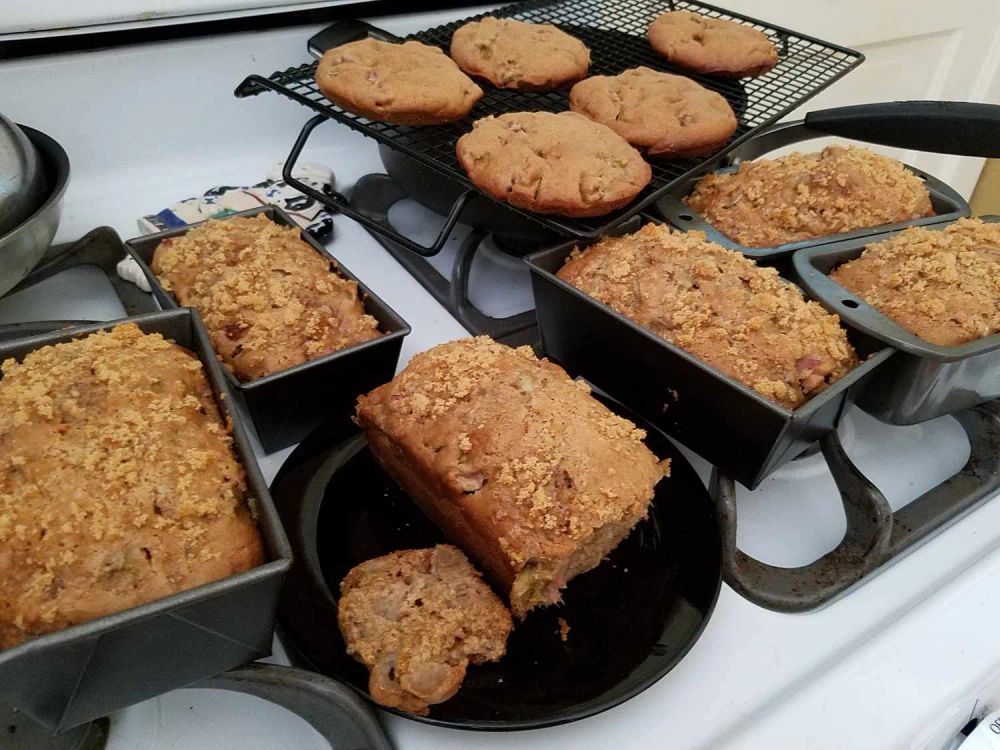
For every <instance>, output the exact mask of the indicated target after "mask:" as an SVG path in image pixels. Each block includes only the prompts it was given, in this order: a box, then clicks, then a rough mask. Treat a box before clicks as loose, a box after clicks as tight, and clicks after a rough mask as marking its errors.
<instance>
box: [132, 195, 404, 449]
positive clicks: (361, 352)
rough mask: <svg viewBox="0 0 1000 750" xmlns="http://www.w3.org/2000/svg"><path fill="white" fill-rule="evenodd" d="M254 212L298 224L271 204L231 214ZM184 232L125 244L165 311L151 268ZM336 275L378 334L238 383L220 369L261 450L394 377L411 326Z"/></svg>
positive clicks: (172, 303) (289, 439) (169, 301)
mask: <svg viewBox="0 0 1000 750" xmlns="http://www.w3.org/2000/svg"><path fill="white" fill-rule="evenodd" d="M257 214H264V215H265V216H267V217H268V218H269V219H270V220H271V221H273V222H275V223H277V224H283V225H285V226H291V227H294V226H297V225H296V224H295V222H294V220H292V218H291V217H289V216H288V214H286V213H285V212H284V211H282V210H281V209H280V208H277V207H275V206H264V207H262V208H254V209H251V210H249V211H242V212H240V213H237V214H233V216H255V215H257ZM192 226H198V225H197V224H194V225H192ZM188 228H189V227H185V228H183V229H176V230H171V231H167V232H160V233H158V234H151V235H148V236H146V237H138V238H136V239H132V240H128V241H127V242H126V245H127V247H128V252H129V254H130V255H131V256H132V257H133V258H135V259H136V261H137V262H138V263H139V265H140V266H141V268H142V270H143V273H144V274H145V275H146V278H147V279H148V280H149V284H150V286H151V287H152V289H153V294H154V295H155V296H156V299H157V301H159V303H160V305H161V306H163V307H164V308H167V309H169V308H175V307H177V306H178V305H177V301H176V300H175V299H174V298H173V297H172V296H171V295H170V293H169V292H168V291H167V290H166V289H164V288H163V285H162V284H160V282H159V279H157V278H156V274H154V273H153V271H152V269H151V268H150V264H151V263H152V261H153V254H154V253H155V252H156V248H157V246H159V244H160V242H162V241H163V240H165V239H167V238H169V237H178V236H180V235H183V234H186V233H187V231H188ZM302 239H303V241H305V242H306V243H308V244H309V245H310V246H311V247H312V248H313V249H315V250H316V252H317V253H319V254H320V255H322V256H323V257H324V258H325V259H327V260H329V261H331V262H333V259H332V258H331V257H330V256H329V255H327V253H326V251H325V250H324V249H323V246H322V245H320V244H319V243H318V242H316V241H315V240H314V239H313V238H312V237H310V236H309V234H308V233H305V232H303V233H302ZM336 272H337V273H338V274H340V275H341V276H343V277H345V278H347V279H351V280H352V281H356V282H357V284H358V290H359V292H360V294H361V298H362V300H363V302H364V307H365V312H367V313H368V314H369V315H371V316H372V317H374V318H375V319H376V320H377V321H378V327H379V330H380V331H381V332H382V334H383V335H381V336H379V337H378V338H376V339H372V340H371V341H365V342H363V343H361V344H357V345H355V346H351V347H348V348H347V349H341V350H340V351H336V352H332V353H331V354H326V355H324V356H322V357H317V358H316V359H312V360H309V361H308V362H303V363H302V364H299V365H295V366H294V367H289V368H288V369H287V370H282V371H281V372H276V373H273V374H271V375H267V376H266V377H263V378H258V379H257V380H253V381H250V382H242V381H240V380H238V379H237V378H236V377H235V376H234V375H233V374H232V373H230V372H228V371H225V376H226V379H227V381H228V382H229V386H230V388H231V389H232V390H233V392H234V393H235V394H236V395H237V397H238V398H239V400H240V401H241V402H242V404H243V405H244V407H245V409H246V411H247V413H248V414H249V416H250V419H251V421H252V422H253V425H254V427H255V429H256V431H257V436H258V438H259V439H260V443H261V446H262V447H263V449H264V450H265V451H266V452H268V453H272V452H274V451H276V450H280V449H281V448H285V447H287V446H289V445H291V444H292V443H297V442H298V441H299V440H301V439H302V438H304V437H305V436H306V435H308V434H309V433H310V432H311V431H312V430H313V429H314V428H315V427H317V426H318V425H319V424H320V423H321V422H322V421H323V420H325V419H327V418H332V417H338V416H339V417H343V418H344V419H347V418H349V416H350V414H352V413H353V411H354V400H355V399H356V398H357V396H358V394H359V393H367V392H368V391H370V390H371V389H372V388H375V387H376V386H378V385H381V384H382V383H385V382H386V381H388V380H391V379H392V376H393V375H394V374H395V373H396V363H397V361H398V360H399V351H400V348H401V347H402V345H403V337H404V336H406V335H407V334H409V332H410V326H409V325H407V323H406V321H404V320H403V319H402V318H401V317H399V315H398V314H396V312H395V311H394V310H393V309H392V308H390V307H389V306H388V305H387V304H385V302H383V301H382V300H381V299H379V298H378V297H377V296H376V295H375V294H373V293H372V292H371V290H370V289H368V287H366V286H365V285H364V284H363V283H362V282H361V280H360V279H358V278H357V277H356V276H355V275H354V274H352V273H351V272H350V271H348V270H347V269H346V268H345V267H344V266H342V265H341V264H340V263H337V266H336Z"/></svg>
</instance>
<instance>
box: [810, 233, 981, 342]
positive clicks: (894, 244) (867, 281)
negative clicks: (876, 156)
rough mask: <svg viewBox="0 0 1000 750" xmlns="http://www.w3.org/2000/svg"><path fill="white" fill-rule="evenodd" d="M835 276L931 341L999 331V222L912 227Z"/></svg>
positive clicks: (969, 338) (960, 339) (869, 250)
mask: <svg viewBox="0 0 1000 750" xmlns="http://www.w3.org/2000/svg"><path fill="white" fill-rule="evenodd" d="M830 278H832V279H833V280H834V281H836V282H838V283H840V284H843V285H844V286H845V287H847V288H848V289H850V290H851V291H852V292H854V293H855V294H856V295H857V296H859V297H860V298H861V299H863V300H864V301H865V302H867V303H868V304H869V305H871V306H872V307H874V308H875V309H877V310H878V311H879V312H881V313H882V314H883V315H885V316H887V317H889V318H891V319H892V320H894V321H895V322H897V323H899V325H901V326H902V327H903V328H905V329H906V330H908V331H910V333H912V334H914V335H916V336H919V337H920V338H922V339H924V340H925V341H928V342H930V343H932V344H938V345H939V346H957V345H958V344H964V343H965V342H967V341H972V340H974V339H978V338H982V337H983V336H989V335H990V334H993V333H997V332H1000V224H985V223H983V222H982V221H980V220H979V219H959V220H958V221H957V222H955V223H954V224H952V225H951V226H949V227H947V228H946V229H944V230H942V231H935V230H933V229H926V228H924V227H911V228H909V229H907V230H905V231H903V232H900V233H899V234H896V235H893V236H892V237H890V238H889V239H887V240H883V241H882V242H876V243H874V244H872V245H869V246H868V247H867V248H865V251H864V252H863V253H862V254H861V256H860V257H858V258H855V259H854V260H852V261H849V262H847V263H845V264H844V265H842V266H840V267H839V268H837V269H836V270H834V272H833V273H831V274H830Z"/></svg>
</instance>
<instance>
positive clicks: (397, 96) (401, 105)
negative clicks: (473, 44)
mask: <svg viewBox="0 0 1000 750" xmlns="http://www.w3.org/2000/svg"><path fill="white" fill-rule="evenodd" d="M316 85H317V86H318V87H319V90H320V91H322V92H323V95H324V96H325V97H326V98H327V99H329V100H330V101H332V102H334V103H335V104H337V105H339V106H341V107H343V108H344V109H346V110H347V111H349V112H353V113H354V114H357V115H361V116H363V117H367V118H368V119H370V120H379V121H383V122H391V123H395V124H398V125H440V124H443V123H447V122H454V121H455V120H460V119H461V118H463V117H465V116H466V115H467V114H469V112H470V111H471V110H472V108H473V107H474V106H475V105H476V102H478V101H479V100H480V99H481V98H482V96H483V90H482V89H481V88H479V86H477V85H476V84H475V82H474V81H473V80H472V79H471V78H469V77H468V76H467V75H465V74H464V73H463V72H462V71H461V70H459V68H458V66H457V65H456V64H455V62H454V61H452V60H451V59H450V58H449V57H448V56H447V55H445V54H444V52H442V51H441V50H440V49H438V48H437V47H432V46H430V45H427V44H422V43H421V42H415V41H409V42H404V43H402V44H390V43H389V42H382V41H379V40H377V39H363V40H361V41H358V42H351V43H349V44H344V45H341V46H339V47H334V48H333V49H331V50H329V51H327V52H326V54H324V55H323V58H322V59H321V60H320V62H319V65H318V66H317V68H316Z"/></svg>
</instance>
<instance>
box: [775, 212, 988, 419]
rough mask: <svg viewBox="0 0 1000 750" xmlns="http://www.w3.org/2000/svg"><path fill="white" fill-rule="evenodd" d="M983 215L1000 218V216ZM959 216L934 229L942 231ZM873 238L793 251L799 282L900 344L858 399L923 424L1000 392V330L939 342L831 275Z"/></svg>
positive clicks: (855, 322) (856, 323)
mask: <svg viewBox="0 0 1000 750" xmlns="http://www.w3.org/2000/svg"><path fill="white" fill-rule="evenodd" d="M982 219H983V221H988V222H991V223H996V222H1000V216H984V217H982ZM952 223H953V222H948V223H947V224H936V225H934V226H930V227H928V229H934V230H941V229H944V228H945V227H946V226H949V225H950V224H952ZM888 236H889V235H886V237H888ZM877 239H884V237H882V238H877ZM869 242H870V240H867V239H853V240H847V241H844V242H837V243H834V244H831V245H824V246H822V247H813V248H808V249H805V250H800V251H798V252H797V253H795V255H794V256H793V257H792V263H793V266H794V268H795V274H796V276H797V277H798V281H799V283H800V284H801V285H802V286H803V287H805V289H806V290H808V292H809V293H810V294H811V295H812V296H813V297H815V298H816V299H817V300H819V301H820V302H821V303H822V304H823V305H824V306H825V307H826V308H827V309H829V310H830V311H832V312H835V313H837V315H839V316H840V317H841V318H842V319H843V320H844V321H846V322H847V323H848V324H849V325H850V326H852V327H853V328H857V329H859V330H861V331H864V332H865V333H867V334H869V335H870V336H873V337H875V338H876V339H878V340H880V341H883V342H884V343H886V344H888V345H889V346H891V347H893V348H895V349H898V350H899V354H897V355H896V356H895V357H893V358H892V361H891V362H889V363H887V364H886V366H885V367H883V368H881V369H880V370H879V372H878V373H877V374H876V375H874V376H873V377H872V378H870V379H869V380H868V381H867V382H866V383H865V387H864V388H863V389H862V391H861V393H860V394H859V395H858V406H860V407H861V408H863V409H864V410H865V411H868V412H869V413H871V414H873V415H874V416H876V417H878V418H879V419H881V420H883V421H885V422H889V423H891V424H916V423H918V422H926V421H927V420H928V419H934V418H935V417H939V416H941V415H942V414H950V413H952V412H956V411H959V410H960V409H966V408H968V407H970V406H975V405H976V404H981V403H983V402H984V401H989V400H990V399H995V398H1000V333H998V334H994V335H992V336H986V337H985V338H981V339H976V340H975V341H969V342H968V343H965V344H961V345H959V346H937V345H935V344H931V343H928V342H927V341H924V340H923V339H921V338H919V337H918V336H915V335H913V334H912V333H910V332H909V331H907V330H906V329H905V328H903V327H902V326H900V325H898V324H897V323H894V322H893V321H892V320H890V319H889V318H887V317H886V316H885V315H883V314H882V313H880V312H879V311H878V310H876V309H875V308H874V307H872V306H871V305H869V304H867V303H866V302H865V301H864V300H863V299H861V298H860V297H858V296H857V295H855V294H854V293H853V292H850V291H848V290H847V289H845V288H844V287H842V286H841V285H840V284H838V283H837V282H835V281H834V280H833V279H831V278H829V277H828V276H827V274H828V273H830V271H832V270H833V269H834V268H836V267H837V266H839V265H841V264H842V263H846V262H847V261H849V260H853V259H854V258H857V257H858V256H859V255H861V253H862V252H863V251H864V249H865V246H866V245H868V244H869Z"/></svg>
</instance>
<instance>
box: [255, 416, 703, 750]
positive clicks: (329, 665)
mask: <svg viewBox="0 0 1000 750" xmlns="http://www.w3.org/2000/svg"><path fill="white" fill-rule="evenodd" d="M609 405H610V404H609ZM612 408H615V407H614V406H613V405H612ZM628 416H629V417H630V418H633V421H634V417H633V415H628ZM646 429H647V432H648V433H649V438H648V440H647V442H648V444H649V445H650V448H651V449H652V450H653V451H654V452H655V453H656V454H657V455H658V456H669V457H670V459H671V475H670V478H669V479H665V480H664V481H661V482H660V484H659V485H658V487H657V492H656V498H655V500H654V503H653V505H652V507H651V510H650V514H649V517H648V518H647V519H646V520H645V521H643V522H642V523H640V524H639V525H638V526H637V527H636V528H635V530H634V531H633V532H632V533H631V534H630V535H629V537H628V538H627V539H626V540H625V541H624V542H622V543H621V544H620V545H619V546H618V548H617V549H616V550H615V551H614V552H613V553H612V554H611V556H610V557H609V558H608V559H607V560H605V561H604V562H603V563H602V564H601V565H600V566H598V567H597V568H595V569H594V570H592V571H590V572H588V573H586V574H584V575H581V576H578V577H577V578H575V579H573V581H571V582H570V584H569V586H568V587H567V588H566V590H565V592H564V597H563V600H564V601H563V604H562V605H560V606H554V607H547V608H543V609H538V610H533V611H532V612H531V613H530V614H529V615H528V617H527V618H526V619H525V621H524V622H521V623H516V624H515V628H514V632H513V633H512V634H511V637H510V640H509V641H508V644H507V654H506V655H505V656H504V658H503V659H501V660H500V661H499V662H496V663H493V664H485V665H480V666H472V667H470V668H469V672H468V675H467V676H466V678H465V682H464V683H463V685H462V688H461V690H460V691H459V692H458V694H457V695H456V696H455V697H454V698H452V699H450V700H448V701H446V702H445V703H442V704H439V705H436V706H432V707H431V710H430V715H429V716H426V717H422V716H411V715H410V714H403V713H401V715H404V716H408V717H410V718H413V719H416V720H418V721H424V722H427V723H430V724H437V725H442V726H448V727H457V728H462V729H484V730H512V729H529V728H534V727H543V726H550V725H553V724H561V723H565V722H569V721H574V720H576V719H582V718H584V717H586V716H591V715H593V714H596V713H598V712H600V711H603V710H605V709H608V708H611V707H612V706H615V705H617V704H619V703H622V702H623V701H626V700H628V699H629V698H631V697H632V696H634V695H636V694H638V693H639V692H641V691H642V690H644V689H646V688H647V687H649V686H650V685H652V684H653V683H654V682H656V681H657V680H658V679H659V678H660V677H662V676H663V675H664V674H666V673H667V672H669V671H670V669H671V668H672V667H673V666H674V665H675V664H676V663H677V662H678V661H679V660H680V659H681V657H683V656H684V654H685V653H687V651H688V649H690V648H691V646H692V645H693V644H694V642H695V640H697V638H698V636H699V635H700V634H701V632H702V630H703V628H704V627H705V624H706V622H707V621H708V618H709V615H710V613H711V611H712V608H713V607H714V606H715V601H716V599H717V597H718V594H719V587H720V585H721V580H722V571H721V541H720V535H719V528H718V524H717V521H716V517H715V514H714V512H713V509H712V504H711V501H710V499H709V496H708V493H707V492H706V490H705V487H704V486H703V485H702V483H701V481H700V480H699V478H698V476H697V475H696V474H695V472H694V470H693V469H692V468H691V466H690V464H688V463H687V461H686V460H685V459H684V458H683V456H682V455H681V454H680V452H679V451H677V449H676V448H674V446H673V445H672V444H671V443H670V442H669V441H668V440H667V439H666V438H665V437H663V435H662V434H661V433H659V432H657V431H655V430H654V429H650V428H649V427H647V428H646ZM272 495H273V496H274V500H275V504H276V505H277V506H278V510H279V513H280V514H281V516H282V521H283V522H284V524H285V529H286V530H287V531H288V535H289V537H290V539H291V542H292V547H293V549H294V551H295V564H294V566H293V567H292V570H291V572H290V573H289V576H288V579H287V580H286V582H285V586H284V588H283V591H282V597H281V600H280V602H279V605H278V606H279V611H278V617H279V622H280V625H281V628H282V632H283V635H284V641H285V643H286V645H288V646H289V647H290V650H291V653H292V654H293V656H295V657H297V658H299V659H301V660H302V661H303V662H304V664H305V665H307V666H309V667H311V668H312V669H315V670H317V671H319V672H322V673H324V674H327V675H329V676H331V677H335V678H338V679H340V680H343V681H344V682H346V683H347V684H349V685H351V686H352V687H354V688H356V689H357V690H358V691H359V692H360V693H361V694H363V695H365V696H366V697H367V687H368V674H367V671H366V670H365V668H364V667H363V666H362V665H361V664H359V663H357V662H356V661H354V659H352V658H351V657H350V656H348V655H347V653H346V651H345V648H344V642H343V640H342V639H341V636H340V631H339V629H338V627H337V602H336V599H337V591H338V584H339V582H340V580H341V579H342V578H343V577H344V575H345V574H346V573H347V571H348V570H350V568H351V567H353V566H354V565H356V564H358V563H360V562H362V561H364V560H368V559H371V558H373V557H377V556H379V555H382V554H385V553H387V552H391V551H393V550H400V549H410V548H416V547H427V546H431V545H434V544H437V543H439V542H443V541H445V540H444V538H443V537H442V535H441V533H440V532H439V531H438V530H437V528H436V527H434V526H432V525H431V524H430V522H429V521H427V520H426V518H424V516H423V515H422V514H421V513H420V511H419V510H418V509H417V507H416V506H415V505H414V504H413V502H412V501H411V500H410V499H409V497H408V496H407V495H406V494H405V493H404V492H403V491H402V490H401V489H399V487H398V486H397V485H396V483H395V482H394V481H393V480H392V479H391V478H390V477H389V476H388V475H387V474H386V473H385V472H384V471H383V470H382V469H381V468H380V467H379V466H378V464H377V463H376V462H375V460H374V458H373V457H372V455H371V453H370V452H369V450H368V445H367V442H366V440H365V438H364V436H363V435H361V434H358V433H357V431H356V429H355V430H352V429H351V428H349V427H347V426H346V425H339V426H331V425H327V426H325V427H321V428H320V429H319V430H317V432H316V433H313V435H311V436H310V437H309V438H307V439H306V440H305V441H304V442H303V443H302V444H301V445H300V446H299V447H298V448H297V449H296V450H295V451H294V452H293V453H292V455H291V456H290V457H289V458H288V460H287V461H286V463H285V465H284V466H283V467H282V470H281V472H280V473H279V475H278V477H277V478H276V479H275V481H274V484H273V486H272ZM560 618H562V619H563V620H565V622H566V623H567V624H568V625H569V627H570V630H569V633H568V636H567V638H566V640H565V641H563V640H562V638H561V637H560V623H559V619H560Z"/></svg>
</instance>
